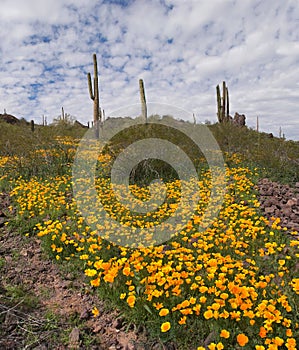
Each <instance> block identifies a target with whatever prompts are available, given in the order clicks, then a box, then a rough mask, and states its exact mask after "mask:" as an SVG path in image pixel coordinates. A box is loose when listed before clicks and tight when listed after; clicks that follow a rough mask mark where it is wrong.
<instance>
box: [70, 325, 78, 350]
mask: <svg viewBox="0 0 299 350" xmlns="http://www.w3.org/2000/svg"><path fill="white" fill-rule="evenodd" d="M79 348H80V331H79V328H78V327H75V328H73V329H72V331H71V333H70V335H69V344H68V349H70V350H75V349H79Z"/></svg>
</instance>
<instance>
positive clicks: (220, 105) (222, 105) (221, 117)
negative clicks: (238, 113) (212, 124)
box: [216, 81, 229, 123]
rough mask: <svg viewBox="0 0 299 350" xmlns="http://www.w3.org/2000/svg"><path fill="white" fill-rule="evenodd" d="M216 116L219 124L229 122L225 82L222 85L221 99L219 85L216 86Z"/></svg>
mask: <svg viewBox="0 0 299 350" xmlns="http://www.w3.org/2000/svg"><path fill="white" fill-rule="evenodd" d="M216 95H217V116H218V121H219V123H224V122H226V121H229V95H228V88H227V86H226V84H225V81H223V83H222V98H221V93H220V87H219V85H217V86H216Z"/></svg>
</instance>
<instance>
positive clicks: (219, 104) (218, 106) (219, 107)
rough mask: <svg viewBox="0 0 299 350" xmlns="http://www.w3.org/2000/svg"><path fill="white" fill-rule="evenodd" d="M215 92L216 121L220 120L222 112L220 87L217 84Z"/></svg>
mask: <svg viewBox="0 0 299 350" xmlns="http://www.w3.org/2000/svg"><path fill="white" fill-rule="evenodd" d="M216 93H217V110H218V112H217V116H218V122H219V123H221V122H222V113H221V96H220V87H219V85H217V86H216Z"/></svg>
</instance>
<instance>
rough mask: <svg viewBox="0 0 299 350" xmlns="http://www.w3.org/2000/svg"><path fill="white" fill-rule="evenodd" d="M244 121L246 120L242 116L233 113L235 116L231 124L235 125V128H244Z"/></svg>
mask: <svg viewBox="0 0 299 350" xmlns="http://www.w3.org/2000/svg"><path fill="white" fill-rule="evenodd" d="M245 120H246V117H245V115H244V114H239V113H237V112H236V113H235V116H234V119H233V123H234V124H235V125H236V126H240V127H242V126H245Z"/></svg>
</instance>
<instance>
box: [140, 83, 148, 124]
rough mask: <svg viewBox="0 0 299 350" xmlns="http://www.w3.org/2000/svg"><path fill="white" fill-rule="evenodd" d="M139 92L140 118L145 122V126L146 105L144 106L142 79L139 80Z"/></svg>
mask: <svg viewBox="0 0 299 350" xmlns="http://www.w3.org/2000/svg"><path fill="white" fill-rule="evenodd" d="M139 91H140V100H141V112H142V117H143V118H144V120H145V124H147V105H146V99H145V93H144V84H143V80H142V79H139Z"/></svg>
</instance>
